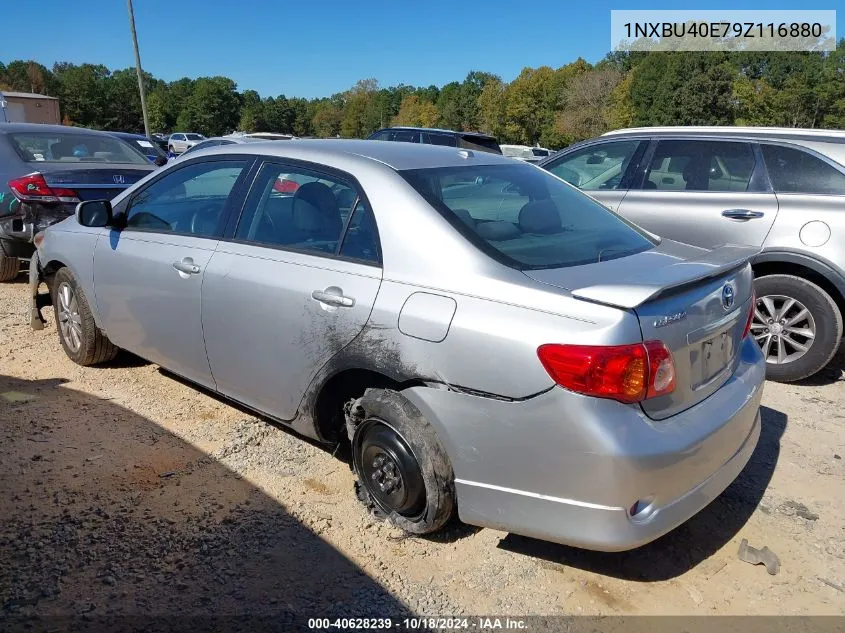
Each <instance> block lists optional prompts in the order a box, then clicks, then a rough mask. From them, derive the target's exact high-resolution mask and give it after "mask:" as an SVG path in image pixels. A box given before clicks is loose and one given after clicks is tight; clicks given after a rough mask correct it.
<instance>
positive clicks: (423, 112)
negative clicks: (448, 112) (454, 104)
mask: <svg viewBox="0 0 845 633" xmlns="http://www.w3.org/2000/svg"><path fill="white" fill-rule="evenodd" d="M437 118H438V114H437V107H436V106H435V105H434V104H433V103H430V102H427V101H422V100H421V99H420V98H419V97H418V96H417V95H415V94H412V95H408V96H407V97H405V98H404V99H402V105H401V106H399V112H398V113H397V115H396V116H395V117H393V120H392V121H391V125H411V126H415V127H434V126H435V125H436V124H437Z"/></svg>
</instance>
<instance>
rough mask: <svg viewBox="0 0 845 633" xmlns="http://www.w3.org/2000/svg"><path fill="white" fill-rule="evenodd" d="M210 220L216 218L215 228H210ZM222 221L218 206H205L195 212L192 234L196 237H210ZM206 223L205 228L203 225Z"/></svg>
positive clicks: (192, 218) (192, 219)
mask: <svg viewBox="0 0 845 633" xmlns="http://www.w3.org/2000/svg"><path fill="white" fill-rule="evenodd" d="M210 218H214V226H213V227H211V229H209V228H208V222H209V219H210ZM219 219H220V209H218V208H217V205H216V204H204V205H203V206H201V207H200V208H199V209H197V210H196V211H194V213H193V215H192V216H191V233H192V234H194V235H208V234H209V233H213V232H214V229H215V228H216V227H217V221H218V220H219ZM204 223H205V226H203V224H204Z"/></svg>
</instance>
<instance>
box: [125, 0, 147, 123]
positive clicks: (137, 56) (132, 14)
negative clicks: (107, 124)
mask: <svg viewBox="0 0 845 633" xmlns="http://www.w3.org/2000/svg"><path fill="white" fill-rule="evenodd" d="M126 6H127V7H128V8H129V28H130V30H131V31H132V45H133V46H134V47H135V70H136V71H137V72H138V92H140V93H141V113H142V114H143V115H144V134H146V136H147V138H149V137H150V120H149V118H148V117H147V96H146V95H145V94H144V73H143V72H141V53H139V52H138V35H137V34H136V33H135V12H134V11H133V10H132V0H126Z"/></svg>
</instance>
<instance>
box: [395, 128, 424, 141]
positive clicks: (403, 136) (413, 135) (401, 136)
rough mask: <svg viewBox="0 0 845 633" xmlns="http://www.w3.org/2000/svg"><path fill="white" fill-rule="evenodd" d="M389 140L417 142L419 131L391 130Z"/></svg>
mask: <svg viewBox="0 0 845 633" xmlns="http://www.w3.org/2000/svg"><path fill="white" fill-rule="evenodd" d="M390 140H391V141H400V142H402V143H419V142H420V133H419V132H418V131H417V130H391V131H390Z"/></svg>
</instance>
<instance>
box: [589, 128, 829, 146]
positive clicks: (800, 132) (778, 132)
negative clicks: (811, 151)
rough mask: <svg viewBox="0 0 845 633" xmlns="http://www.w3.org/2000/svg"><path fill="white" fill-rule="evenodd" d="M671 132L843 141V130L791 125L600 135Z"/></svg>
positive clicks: (643, 132)
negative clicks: (794, 126)
mask: <svg viewBox="0 0 845 633" xmlns="http://www.w3.org/2000/svg"><path fill="white" fill-rule="evenodd" d="M673 134H687V135H695V136H744V137H750V138H781V139H796V140H798V139H803V140H814V141H834V142H843V141H845V130H825V129H818V128H793V127H754V126H740V125H736V126H724V125H689V126H661V127H632V128H624V129H621V130H613V131H611V132H605V133H604V134H602V136H637V135H639V136H648V135H652V136H663V135H673Z"/></svg>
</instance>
